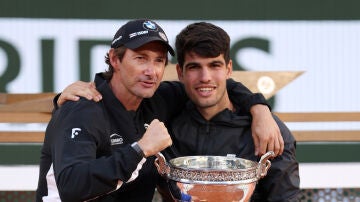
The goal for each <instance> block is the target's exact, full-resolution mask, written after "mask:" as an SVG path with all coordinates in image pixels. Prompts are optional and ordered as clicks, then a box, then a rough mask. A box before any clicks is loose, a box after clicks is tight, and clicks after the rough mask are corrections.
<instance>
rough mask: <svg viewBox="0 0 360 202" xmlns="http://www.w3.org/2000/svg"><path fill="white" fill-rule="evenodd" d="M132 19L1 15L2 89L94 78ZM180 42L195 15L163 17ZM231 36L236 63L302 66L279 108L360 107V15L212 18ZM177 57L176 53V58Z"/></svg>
mask: <svg viewBox="0 0 360 202" xmlns="http://www.w3.org/2000/svg"><path fill="white" fill-rule="evenodd" d="M126 21H127V20H111V19H102V20H95V19H94V20H86V19H44V18H38V19H34V18H0V30H1V31H0V91H1V92H9V93H37V92H59V91H61V90H62V89H63V88H64V87H65V86H67V85H68V84H70V83H71V82H74V81H76V80H84V81H89V80H92V79H93V77H94V73H96V72H99V71H104V70H105V69H106V68H107V66H106V65H105V63H104V56H105V54H106V52H107V51H108V48H109V43H110V40H111V39H112V37H113V34H114V33H115V32H116V31H117V29H118V28H119V27H120V26H121V25H122V24H123V23H125V22H126ZM157 22H158V23H159V24H160V25H161V26H162V27H163V28H164V29H165V31H166V32H167V35H168V37H169V40H170V42H171V44H172V45H174V40H175V36H176V34H177V33H179V31H180V30H181V29H182V28H184V27H185V26H186V25H187V24H189V23H193V22H196V21H191V20H187V21H181V20H157ZM208 22H212V23H214V24H216V25H218V26H220V27H222V28H223V29H225V30H226V31H227V32H228V33H229V35H230V37H231V40H232V42H231V52H232V59H233V60H234V62H233V63H234V69H238V70H250V71H251V70H256V71H304V74H303V75H301V76H300V77H299V78H297V79H296V80H294V81H293V82H292V83H290V84H289V85H287V86H285V87H284V88H283V89H281V90H280V91H279V93H278V94H277V95H276V102H275V106H274V110H276V111H280V112H281V111H286V112H289V111H292V112H294V111H360V105H359V103H360V93H359V90H358V87H359V86H360V82H359V79H358V77H359V75H360V60H359V53H360V20H352V21H341V20H337V21H331V20H325V21H324V20H322V21H320V20H312V21H276V20H256V21H246V20H245V21H244V20H241V21H234V20H208ZM170 59H171V61H173V62H176V59H175V58H170Z"/></svg>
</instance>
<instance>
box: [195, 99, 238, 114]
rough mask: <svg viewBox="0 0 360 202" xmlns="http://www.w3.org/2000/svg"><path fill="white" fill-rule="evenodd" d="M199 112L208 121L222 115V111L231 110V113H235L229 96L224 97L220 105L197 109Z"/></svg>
mask: <svg viewBox="0 0 360 202" xmlns="http://www.w3.org/2000/svg"><path fill="white" fill-rule="evenodd" d="M196 108H197V110H198V111H199V112H200V114H201V115H202V116H203V117H204V119H206V120H210V119H211V118H213V117H214V116H215V115H216V114H218V113H220V112H221V111H223V110H225V109H229V110H231V111H235V107H234V105H233V104H232V103H231V101H230V99H229V96H227V95H226V96H224V99H222V100H221V101H220V102H219V103H217V104H215V105H213V106H210V107H199V106H197V107H196Z"/></svg>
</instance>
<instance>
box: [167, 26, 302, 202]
mask: <svg viewBox="0 0 360 202" xmlns="http://www.w3.org/2000/svg"><path fill="white" fill-rule="evenodd" d="M229 44H230V37H229V36H228V35H227V33H226V32H225V31H224V30H223V29H221V28H220V27H217V26H215V25H213V24H210V23H205V22H200V23H194V24H190V25H188V26H187V27H186V28H185V29H183V30H182V31H181V32H180V33H179V34H178V35H177V37H176V52H177V58H178V64H177V66H176V68H177V73H178V77H179V80H180V81H181V82H182V83H183V84H184V86H185V91H186V93H187V95H188V96H189V99H190V100H189V101H188V103H187V104H186V108H185V110H183V112H182V113H181V114H180V115H179V116H177V117H176V118H175V119H174V120H173V121H171V124H170V125H169V126H168V129H169V133H170V135H171V138H172V140H173V145H172V146H171V147H169V148H167V149H166V151H165V152H162V153H163V154H164V155H165V156H166V157H167V159H168V160H169V159H172V158H175V157H179V156H193V155H222V156H226V155H227V154H236V156H237V157H240V158H245V159H249V160H253V161H259V159H258V156H256V155H254V153H253V150H254V142H253V140H252V138H251V130H252V128H251V117H249V115H248V114H247V113H244V111H243V110H242V106H239V105H236V104H234V103H232V102H231V100H230V99H229V96H228V92H227V91H226V80H227V79H228V78H229V77H230V75H231V72H232V61H231V59H230V57H229V55H230V54H229V52H230V45H229ZM274 118H275V120H276V122H277V124H278V125H279V127H280V131H281V134H282V137H283V139H284V142H285V144H284V146H285V147H284V152H283V154H282V155H281V156H277V157H276V158H274V159H272V161H271V167H270V169H269V171H268V174H267V176H265V177H264V178H263V179H260V180H259V182H258V184H257V186H256V190H255V192H254V194H253V197H252V201H259V202H264V201H300V198H299V197H300V188H299V184H300V179H299V168H298V162H297V160H296V156H295V144H296V143H295V139H294V137H293V136H292V134H291V132H290V131H289V129H288V128H287V127H286V126H285V124H284V123H283V122H282V121H280V120H279V119H278V118H277V117H275V116H274ZM204 200H209V199H204Z"/></svg>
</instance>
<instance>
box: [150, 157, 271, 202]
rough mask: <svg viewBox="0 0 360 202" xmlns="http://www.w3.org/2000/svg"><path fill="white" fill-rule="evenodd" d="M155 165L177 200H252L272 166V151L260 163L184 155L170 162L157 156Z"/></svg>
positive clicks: (232, 158) (241, 159)
mask: <svg viewBox="0 0 360 202" xmlns="http://www.w3.org/2000/svg"><path fill="white" fill-rule="evenodd" d="M156 156H157V159H156V160H155V165H156V167H157V170H158V172H159V174H160V175H162V176H163V177H165V178H166V179H167V182H168V188H169V191H170V193H171V195H172V198H173V199H174V200H175V201H181V202H187V201H191V202H213V201H216V202H218V201H223V202H227V201H231V202H234V201H248V200H249V199H250V197H251V195H252V193H253V192H254V190H255V186H256V183H257V181H258V180H259V179H260V178H262V177H264V176H266V174H267V171H268V169H269V168H270V166H271V162H270V160H269V158H271V157H274V152H272V151H270V152H267V153H266V154H264V155H263V156H261V159H260V161H259V162H255V161H251V160H247V159H243V158H237V157H236V156H235V155H232V154H228V155H227V156H183V157H178V158H174V159H171V160H170V161H169V162H166V160H165V158H164V156H163V155H162V154H161V153H159V154H157V155H156Z"/></svg>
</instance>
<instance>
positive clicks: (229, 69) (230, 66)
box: [226, 60, 232, 79]
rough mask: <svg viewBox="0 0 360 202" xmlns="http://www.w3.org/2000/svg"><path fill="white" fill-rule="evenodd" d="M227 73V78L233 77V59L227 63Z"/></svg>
mask: <svg viewBox="0 0 360 202" xmlns="http://www.w3.org/2000/svg"><path fill="white" fill-rule="evenodd" d="M226 69H227V73H226V74H227V75H226V78H227V79H228V78H230V77H231V74H232V60H229V64H227V67H226Z"/></svg>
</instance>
